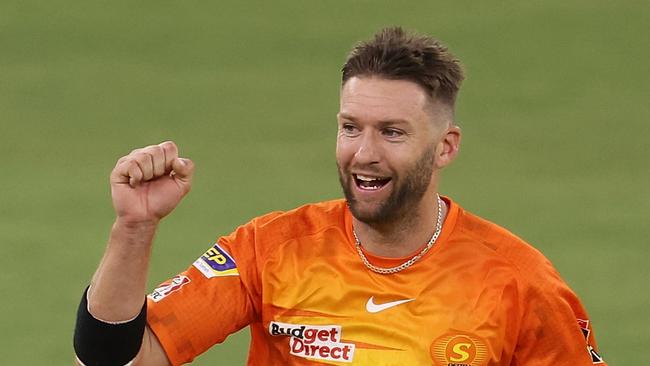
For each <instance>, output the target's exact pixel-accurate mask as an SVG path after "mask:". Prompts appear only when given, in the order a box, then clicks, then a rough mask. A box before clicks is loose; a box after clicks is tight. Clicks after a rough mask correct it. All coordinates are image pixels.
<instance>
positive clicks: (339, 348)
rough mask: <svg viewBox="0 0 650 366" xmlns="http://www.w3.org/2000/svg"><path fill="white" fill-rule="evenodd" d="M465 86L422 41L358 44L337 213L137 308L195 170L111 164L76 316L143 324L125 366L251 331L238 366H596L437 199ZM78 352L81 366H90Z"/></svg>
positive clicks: (530, 253)
mask: <svg viewBox="0 0 650 366" xmlns="http://www.w3.org/2000/svg"><path fill="white" fill-rule="evenodd" d="M462 79H463V72H462V69H461V67H460V64H459V61H458V60H457V59H456V58H455V57H454V56H453V55H452V54H451V53H449V52H448V51H447V49H446V48H445V47H444V46H442V45H441V44H440V43H439V42H438V41H435V40H433V39H431V38H429V37H424V36H419V35H413V34H408V33H406V32H403V31H402V30H401V29H400V28H389V29H385V30H383V31H381V32H380V33H378V34H377V35H376V36H375V37H374V39H372V40H370V41H368V42H364V43H360V44H359V45H357V46H356V47H355V48H354V49H353V51H352V52H351V54H350V55H349V57H348V59H347V61H346V63H345V65H344V67H343V77H342V88H341V97H340V109H339V113H338V114H337V121H338V134H337V142H336V161H337V166H338V173H339V179H340V183H341V186H342V188H343V193H344V195H345V200H335V201H328V202H322V203H318V204H311V205H306V206H303V207H300V208H298V209H295V210H292V211H289V212H276V213H271V214H268V215H265V216H262V217H259V218H256V219H254V220H252V221H251V222H249V223H248V224H246V225H243V226H241V227H239V228H238V229H237V230H236V231H235V232H233V233H232V234H230V235H228V236H225V237H222V238H220V239H218V240H217V242H216V243H215V244H214V245H213V246H212V247H211V248H209V249H208V250H207V251H206V252H205V253H204V254H203V255H202V256H200V257H199V258H198V259H196V260H195V261H194V263H193V264H192V265H191V266H190V267H189V268H188V269H187V270H186V271H184V272H183V273H181V274H179V275H177V276H176V277H174V278H172V279H171V280H169V281H167V282H165V283H163V284H161V285H160V286H159V287H158V288H156V289H155V290H154V291H153V292H152V293H151V294H150V295H149V296H148V299H147V301H146V306H143V305H142V296H143V294H144V288H145V284H146V272H147V265H148V263H149V255H150V249H151V243H152V239H153V234H154V233H155V231H156V228H157V225H158V223H159V221H160V219H162V218H163V217H164V216H166V215H167V214H169V213H170V212H171V211H172V210H173V209H174V207H175V206H176V205H177V204H178V203H179V202H180V200H181V199H182V197H183V196H184V195H185V194H186V193H187V192H188V191H189V187H190V185H191V177H192V172H193V165H192V163H191V161H189V160H188V159H182V158H179V157H178V151H177V149H176V146H175V145H174V144H173V143H169V142H168V143H163V144H160V145H153V146H149V147H146V148H143V149H138V150H135V151H134V152H132V153H131V154H129V155H127V156H125V157H123V158H122V159H120V160H119V161H118V164H117V165H116V167H115V169H114V170H113V173H112V175H111V177H112V179H111V182H112V183H111V184H112V185H111V187H112V196H113V204H114V206H115V210H116V213H117V219H116V222H115V224H114V225H113V229H112V232H111V238H110V240H109V244H108V248H107V251H106V254H105V255H104V258H103V259H102V263H101V264H100V266H99V268H98V270H97V272H96V273H95V276H94V277H93V280H92V281H91V286H90V288H89V289H88V293H87V312H88V313H89V314H90V315H91V316H92V317H94V318H95V319H102V320H105V321H106V322H112V323H118V324H122V323H124V324H125V325H123V326H122V325H119V326H117V328H120V327H125V328H126V327H130V328H129V329H130V330H131V331H132V330H133V327H134V325H132V321H130V320H127V321H125V320H124V319H134V318H135V317H138V316H139V314H140V315H141V314H143V311H146V314H147V321H146V327H145V326H144V324H142V325H141V326H142V330H141V332H142V334H143V337H142V344H141V346H140V348H139V351H137V350H136V353H135V354H133V355H132V358H128V359H129V360H132V363H131V364H134V365H180V364H183V363H187V362H190V361H191V360H192V359H194V357H196V356H197V355H199V354H201V353H202V352H204V351H205V350H207V349H208V348H210V347H212V346H213V345H214V344H217V343H219V342H221V341H223V340H224V339H225V338H226V337H227V336H228V335H229V334H231V333H233V332H235V331H237V330H239V329H241V328H243V327H246V326H249V327H250V329H251V334H252V340H251V348H250V352H249V360H248V364H249V365H318V364H333V365H345V364H353V365H437V366H440V365H445V366H485V365H542V366H544V365H549V366H550V365H592V364H601V365H605V363H604V361H603V360H602V358H601V357H600V355H599V354H598V351H597V348H596V344H595V340H594V335H593V331H592V327H591V323H590V321H589V318H588V316H587V314H586V312H585V310H584V308H583V306H582V304H581V303H580V301H579V300H578V298H577V297H576V295H575V294H574V293H573V292H572V291H571V290H570V289H569V288H568V287H567V285H566V284H565V283H564V282H563V281H562V279H561V278H560V276H559V275H558V273H557V272H556V271H555V270H554V269H553V267H552V265H551V264H550V263H549V262H548V260H546V259H545V258H544V257H543V256H542V255H541V254H540V253H539V252H538V251H536V250H535V249H533V248H532V247H531V246H529V245H528V244H526V243H525V242H523V241H522V240H521V239H519V238H517V237H516V236H514V235H513V234H511V233H509V232H508V231H506V230H505V229H503V228H500V227H499V226H497V225H495V224H492V223H490V222H488V221H485V220H483V219H480V218H478V217H476V216H474V215H472V214H470V213H468V212H466V211H464V210H463V209H462V208H461V207H459V206H458V205H457V204H456V203H455V202H454V201H453V200H451V199H450V198H448V197H440V196H439V194H438V183H439V180H440V173H441V171H442V169H443V168H444V167H446V166H447V165H449V164H450V163H451V162H452V161H453V160H454V159H455V157H456V155H457V153H458V149H459V145H460V136H461V131H460V128H459V127H458V126H457V125H456V123H455V121H454V109H455V101H456V94H457V92H458V89H459V87H460V83H461V81H462ZM170 173H173V174H170ZM82 304H83V302H82ZM141 308H142V310H141ZM83 310H84V311H86V309H83ZM129 334H132V332H131V333H129ZM75 339H77V338H75ZM80 339H81V340H83V337H80ZM80 343H81V345H80V346H79V349H80V350H81V351H85V349H84V347H83V342H80ZM125 348H126V346H125ZM75 349H77V347H76V348H75ZM81 353H83V354H84V355H83V357H82V356H80V354H79V352H78V353H77V359H78V361H79V363H82V362H83V361H84V360H83V359H82V358H84V357H86V358H87V357H90V356H86V352H81ZM124 357H127V356H126V355H124Z"/></svg>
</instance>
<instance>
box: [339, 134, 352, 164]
mask: <svg viewBox="0 0 650 366" xmlns="http://www.w3.org/2000/svg"><path fill="white" fill-rule="evenodd" d="M354 152H355V151H354V148H353V147H352V144H350V143H346V142H345V141H342V139H341V138H339V139H338V140H337V142H336V163H337V164H338V165H339V166H345V165H347V164H348V163H349V162H350V160H352V157H353V156H354Z"/></svg>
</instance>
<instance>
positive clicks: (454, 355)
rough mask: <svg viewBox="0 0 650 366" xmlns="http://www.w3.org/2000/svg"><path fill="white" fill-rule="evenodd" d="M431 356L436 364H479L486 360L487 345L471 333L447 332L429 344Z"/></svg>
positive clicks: (474, 365)
mask: <svg viewBox="0 0 650 366" xmlns="http://www.w3.org/2000/svg"><path fill="white" fill-rule="evenodd" d="M431 358H433V360H434V361H435V363H436V365H438V366H449V365H467V366H481V365H485V361H486V360H487V346H486V345H485V342H483V340H482V339H481V338H479V337H477V336H475V335H473V334H469V333H464V332H462V333H461V332H458V333H447V334H445V335H443V336H441V337H439V338H438V339H436V340H435V341H434V342H433V343H432V344H431Z"/></svg>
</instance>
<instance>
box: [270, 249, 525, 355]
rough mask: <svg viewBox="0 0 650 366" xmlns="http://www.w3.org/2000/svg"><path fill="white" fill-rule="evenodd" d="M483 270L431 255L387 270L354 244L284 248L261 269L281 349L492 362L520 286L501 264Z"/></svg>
mask: <svg viewBox="0 0 650 366" xmlns="http://www.w3.org/2000/svg"><path fill="white" fill-rule="evenodd" d="M321 244H322V243H321ZM312 245H313V244H312ZM480 271H481V268H480V267H477V266H475V265H472V264H471V263H470V264H467V263H463V261H462V260H461V261H459V262H458V263H448V262H446V261H442V262H441V261H440V260H438V259H437V258H436V257H435V256H430V257H425V258H424V260H423V261H421V262H419V263H417V264H416V265H415V266H413V267H411V268H409V269H408V270H405V271H403V272H400V273H397V274H393V275H380V274H375V273H373V272H371V271H369V270H368V269H367V268H366V267H365V266H364V265H363V263H362V262H361V261H360V260H359V258H358V257H357V255H356V253H355V252H354V250H353V248H350V247H343V248H342V247H340V246H339V247H337V248H328V247H327V246H325V245H318V246H315V247H314V246H312V247H310V248H309V250H305V251H304V252H301V251H300V250H298V251H283V256H282V258H276V259H270V260H269V261H268V262H267V265H266V266H265V268H264V271H263V276H262V278H263V291H262V293H263V307H262V309H263V314H262V325H263V327H264V328H265V330H266V332H267V339H268V341H269V342H271V343H272V344H273V346H274V348H275V349H276V350H277V351H278V352H285V353H289V354H290V355H292V356H294V357H299V358H303V359H307V360H320V361H323V362H328V361H336V362H350V363H354V364H374V365H404V364H413V365H415V364H417V365H431V364H434V365H438V364H440V365H449V364H458V365H472V366H476V365H487V364H490V363H489V362H488V361H489V360H488V359H489V357H491V356H490V354H494V353H498V354H500V353H502V350H503V349H504V347H505V348H507V347H508V344H507V343H508V341H507V337H506V335H507V334H508V333H512V332H515V331H514V330H513V329H510V328H512V327H514V326H515V324H514V322H512V321H511V319H510V318H511V317H510V316H509V314H510V315H511V314H513V313H515V312H516V310H517V309H516V286H515V285H514V283H513V282H512V281H510V280H509V274H508V272H507V271H506V269H503V270H502V271H500V270H499V268H498V265H497V266H492V267H491V268H490V269H489V270H487V271H485V273H479V272H480ZM488 278H489V279H488ZM515 333H516V332H515ZM498 357H501V356H498Z"/></svg>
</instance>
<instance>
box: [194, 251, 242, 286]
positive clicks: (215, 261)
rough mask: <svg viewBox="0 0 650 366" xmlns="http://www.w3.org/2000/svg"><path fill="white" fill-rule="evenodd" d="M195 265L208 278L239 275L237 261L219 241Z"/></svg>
mask: <svg viewBox="0 0 650 366" xmlns="http://www.w3.org/2000/svg"><path fill="white" fill-rule="evenodd" d="M194 267H196V269H198V270H199V271H201V273H203V275H204V276H205V277H207V278H212V277H222V276H239V270H237V265H236V264H235V261H234V260H233V259H232V257H231V256H230V254H228V252H226V251H225V250H224V249H223V248H222V247H220V246H219V244H218V243H215V244H214V246H213V247H212V248H210V249H208V250H207V251H206V252H205V253H203V255H202V256H200V257H199V259H197V260H196V261H194Z"/></svg>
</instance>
